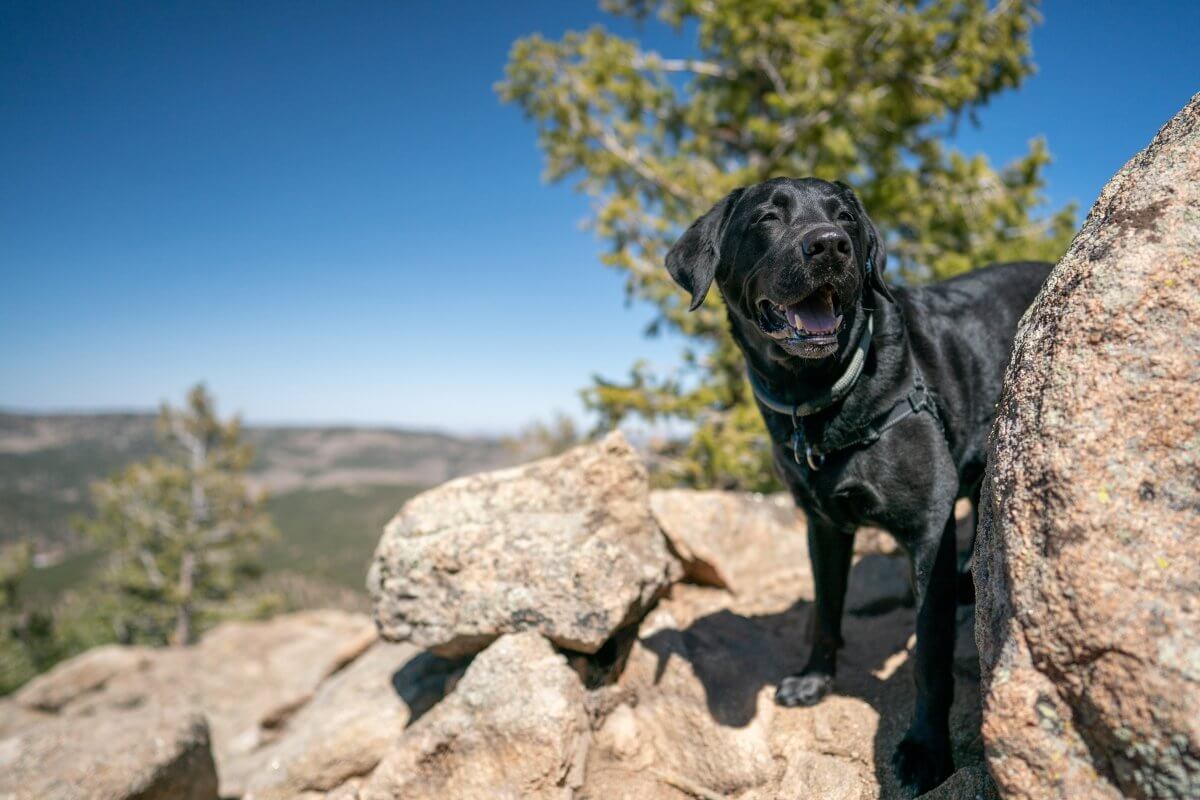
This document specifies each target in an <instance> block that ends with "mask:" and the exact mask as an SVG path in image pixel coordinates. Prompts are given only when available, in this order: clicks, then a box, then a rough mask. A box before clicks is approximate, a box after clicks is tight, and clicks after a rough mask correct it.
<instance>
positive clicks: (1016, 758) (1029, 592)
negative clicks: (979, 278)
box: [975, 95, 1200, 800]
mask: <svg viewBox="0 0 1200 800" xmlns="http://www.w3.org/2000/svg"><path fill="white" fill-rule="evenodd" d="M1198 208H1200V95H1198V96H1197V97H1196V98H1193V99H1192V101H1191V103H1190V104H1189V105H1188V106H1187V107H1186V108H1185V109H1184V110H1183V111H1181V112H1180V113H1179V115H1178V116H1176V117H1175V118H1174V119H1173V120H1171V122H1170V123H1168V124H1167V125H1166V126H1165V127H1164V128H1163V129H1162V130H1161V131H1160V132H1159V134H1158V136H1157V137H1156V138H1155V139H1154V141H1153V142H1152V143H1151V144H1150V146H1149V147H1148V148H1147V149H1146V150H1144V151H1142V152H1141V153H1139V154H1138V155H1137V156H1135V157H1134V158H1133V159H1132V160H1131V161H1130V162H1129V163H1128V164H1127V165H1126V166H1125V167H1124V169H1122V170H1121V171H1120V173H1118V174H1117V175H1116V177H1114V178H1113V179H1112V181H1110V182H1109V184H1108V185H1107V186H1106V187H1105V189H1104V191H1103V192H1102V193H1101V195H1100V198H1099V200H1097V202H1096V204H1095V206H1094V207H1093V208H1092V211H1091V213H1090V215H1089V216H1088V219H1087V222H1086V223H1085V225H1084V226H1083V229H1082V230H1081V231H1080V233H1079V235H1078V236H1076V238H1075V241H1074V242H1073V243H1072V245H1071V248H1070V251H1069V252H1068V253H1067V255H1066V256H1065V257H1064V258H1063V260H1062V261H1061V262H1060V263H1059V264H1058V266H1057V267H1056V269H1055V270H1054V272H1053V274H1052V275H1051V277H1050V279H1049V281H1048V283H1047V285H1046V287H1045V288H1044V289H1043V290H1042V293H1041V295H1040V296H1039V297H1038V299H1037V301H1036V302H1035V303H1034V305H1033V307H1032V308H1031V309H1030V310H1029V311H1028V313H1027V314H1026V316H1025V318H1024V319H1023V320H1022V324H1021V326H1020V330H1019V332H1018V335H1017V340H1016V348H1015V351H1014V355H1013V360H1012V363H1011V365H1010V367H1009V373H1008V377H1007V381H1006V388H1005V391H1004V394H1003V397H1002V399H1001V402H1000V405H999V412H998V418H997V422H996V427H995V432H994V442H993V445H992V452H991V455H990V466H989V472H988V476H987V480H986V486H985V497H986V499H985V501H984V503H983V504H982V512H983V513H982V519H981V529H980V534H979V535H980V541H979V544H978V548H977V552H976V581H975V583H976V587H977V591H978V592H979V603H978V622H977V630H978V641H979V649H980V655H981V661H982V666H983V672H984V676H985V684H986V702H985V718H984V728H983V730H984V736H985V739H986V743H987V751H988V763H989V766H990V768H991V772H992V774H993V776H994V777H995V779H996V781H997V783H998V785H999V787H1000V789H1001V793H1002V795H1003V796H1004V797H1006V798H1031V799H1032V798H1071V799H1072V800H1074V798H1081V797H1088V798H1116V797H1121V796H1125V797H1136V798H1196V797H1200V603H1198V602H1197V599H1196V598H1197V597H1198V596H1200V537H1198V535H1200V382H1198V381H1197V375H1198V374H1200V293H1198V292H1197V289H1196V287H1197V285H1200V255H1198V254H1200V215H1198V212H1197V209H1198Z"/></svg>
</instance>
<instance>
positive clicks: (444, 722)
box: [358, 631, 590, 800]
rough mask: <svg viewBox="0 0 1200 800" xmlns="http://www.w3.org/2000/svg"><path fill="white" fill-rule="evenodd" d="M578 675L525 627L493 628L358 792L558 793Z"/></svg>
mask: <svg viewBox="0 0 1200 800" xmlns="http://www.w3.org/2000/svg"><path fill="white" fill-rule="evenodd" d="M584 703H585V694H584V690H583V685H582V684H581V683H580V681H579V677H578V676H577V675H576V674H575V672H573V671H572V670H571V669H570V667H568V666H567V661H566V659H565V658H563V656H561V655H559V654H558V653H556V652H555V651H554V648H553V647H551V646H550V643H549V642H548V641H546V640H545V639H544V638H542V636H541V635H540V634H537V633H534V632H532V631H530V632H526V633H519V634H510V635H508V636H503V637H501V638H500V639H498V640H497V641H495V642H494V643H493V644H492V645H491V646H490V647H488V648H487V649H486V650H484V651H483V652H482V653H481V654H480V655H479V656H478V657H477V658H476V659H475V660H474V661H472V662H471V666H470V667H468V668H467V671H466V673H465V674H464V675H463V677H462V680H460V681H459V683H458V685H457V687H455V689H454V692H453V693H452V694H450V695H449V696H448V697H447V698H446V699H445V700H443V701H442V702H441V703H439V704H438V705H436V706H434V708H433V709H432V710H430V711H429V712H428V713H427V714H425V716H423V717H421V718H420V719H419V720H418V721H417V722H416V723H415V724H414V725H413V726H412V727H411V728H409V729H408V731H406V732H405V733H404V735H403V736H402V737H400V738H399V740H398V741H397V744H396V746H395V748H394V749H393V750H392V751H391V752H390V753H389V754H388V755H387V756H386V757H385V758H384V760H383V762H382V763H381V764H380V765H379V767H378V768H376V770H375V771H374V772H373V773H372V774H371V776H370V779H369V780H368V781H367V782H366V784H365V785H364V786H362V787H361V788H360V789H359V790H358V797H359V800H394V798H398V797H403V798H405V800H422V799H423V798H430V799H431V800H433V799H434V798H436V799H437V800H442V798H449V797H453V798H461V799H462V800H474V799H475V798H478V799H479V800H484V798H486V799H487V800H504V799H505V798H511V799H512V800H518V798H520V799H522V800H523V799H524V798H530V799H531V800H538V799H539V798H545V799H547V800H549V799H550V798H553V800H568V799H569V798H570V797H571V796H572V793H573V791H574V789H575V788H577V787H578V785H579V783H580V782H581V780H582V778H583V765H584V761H585V759H586V756H587V749H588V742H589V737H590V732H589V722H588V715H587V712H586V710H585V707H584Z"/></svg>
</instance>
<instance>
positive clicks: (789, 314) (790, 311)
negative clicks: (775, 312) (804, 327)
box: [787, 308, 800, 330]
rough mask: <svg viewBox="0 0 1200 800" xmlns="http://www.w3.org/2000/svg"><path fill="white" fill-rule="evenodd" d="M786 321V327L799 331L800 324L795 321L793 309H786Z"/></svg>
mask: <svg viewBox="0 0 1200 800" xmlns="http://www.w3.org/2000/svg"><path fill="white" fill-rule="evenodd" d="M787 321H788V325H791V326H792V327H793V328H795V329H797V330H800V322H799V321H798V320H797V319H796V310H795V309H794V308H789V309H787Z"/></svg>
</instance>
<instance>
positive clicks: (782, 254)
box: [667, 178, 890, 360]
mask: <svg viewBox="0 0 1200 800" xmlns="http://www.w3.org/2000/svg"><path fill="white" fill-rule="evenodd" d="M885 260H886V255H885V253H884V249H883V243H882V241H881V240H880V236H879V232H878V231H877V230H876V228H875V225H874V224H873V223H872V222H871V219H870V218H869V217H868V216H867V212H866V211H865V210H864V209H863V206H862V203H861V202H859V200H858V197H857V196H856V195H855V194H854V191H853V190H852V189H851V188H850V187H849V186H846V185H845V184H843V183H840V182H837V183H829V182H828V181H823V180H818V179H816V178H776V179H773V180H769V181H764V182H763V183H759V184H755V185H754V186H750V187H747V188H744V189H737V190H735V191H733V192H732V193H730V194H729V195H728V196H727V197H726V198H725V199H723V200H721V201H720V202H719V203H717V204H716V205H715V206H713V208H712V209H711V210H710V211H709V212H708V213H707V214H705V215H704V216H702V217H700V219H698V220H696V221H695V222H693V223H692V225H691V227H689V228H688V229H687V231H686V232H685V233H684V234H683V236H681V237H680V238H679V241H678V242H676V243H675V246H674V247H673V248H671V252H670V253H668V254H667V269H668V270H669V271H670V273H671V277H672V278H674V279H675V282H676V283H678V284H679V285H680V286H682V287H683V288H684V289H686V290H688V291H689V292H691V294H692V302H691V309H692V310H695V309H696V308H698V307H699V306H700V304H701V303H702V302H704V297H705V295H707V294H708V290H709V287H710V286H711V285H712V283H713V281H714V280H715V281H716V283H717V287H718V288H719V289H720V292H721V296H722V297H723V298H724V299H725V303H726V305H727V306H728V307H729V310H730V313H731V314H732V316H733V323H734V327H735V330H736V331H738V332H739V333H740V334H741V336H742V337H743V338H744V339H746V340H748V341H745V342H743V344H744V345H745V344H749V345H750V346H753V347H755V348H756V349H759V348H766V349H767V351H768V352H769V353H770V354H771V355H772V356H773V357H774V358H775V359H776V360H786V359H788V358H789V357H794V358H802V359H812V360H819V359H825V358H829V357H830V356H833V355H835V354H836V353H837V352H838V351H839V349H840V348H841V347H844V346H846V345H847V341H848V339H849V331H848V327H849V326H848V325H845V324H843V323H844V321H845V320H846V318H847V317H848V316H849V317H853V316H856V312H857V311H858V310H860V309H861V308H862V301H863V295H864V290H865V288H866V287H867V286H868V285H871V286H873V287H874V288H875V289H876V290H877V291H879V292H880V293H882V294H884V295H885V296H887V297H889V298H890V294H888V290H887V287H886V286H885V285H884V283H883V280H882V278H881V277H880V273H881V272H882V271H883V268H884V264H885ZM868 282H869V283H868Z"/></svg>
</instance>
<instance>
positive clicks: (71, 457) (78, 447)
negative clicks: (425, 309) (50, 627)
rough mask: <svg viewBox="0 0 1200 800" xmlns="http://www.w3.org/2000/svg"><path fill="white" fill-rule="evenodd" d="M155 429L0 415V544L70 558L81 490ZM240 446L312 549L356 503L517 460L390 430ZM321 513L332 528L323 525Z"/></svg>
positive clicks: (494, 448) (272, 432)
mask: <svg viewBox="0 0 1200 800" xmlns="http://www.w3.org/2000/svg"><path fill="white" fill-rule="evenodd" d="M154 422H155V416H154V415H152V414H47V415H34V414H14V413H3V412H0V543H2V542H6V541H12V540H14V539H18V538H30V539H33V540H34V541H35V542H36V543H37V545H38V549H39V551H41V552H42V555H43V558H42V560H43V561H45V560H47V559H51V560H52V559H53V557H54V554H55V553H56V552H57V553H62V552H64V551H71V550H73V549H75V548H76V547H77V546H78V545H79V540H78V537H77V534H76V533H75V532H74V530H73V529H72V527H71V523H70V521H71V518H72V516H74V515H75V514H78V513H83V512H86V511H87V510H88V509H89V500H88V497H89V494H88V487H89V486H90V485H91V483H92V482H94V481H96V480H99V479H102V478H104V477H106V476H107V475H109V474H111V473H112V472H113V471H114V470H116V469H119V468H120V467H122V466H124V465H126V464H128V463H130V462H132V461H135V460H138V459H141V458H145V457H146V456H148V455H150V454H152V453H154V452H156V451H157V450H158V442H157V439H156V438H155V432H154ZM246 438H247V440H248V441H250V442H251V443H253V444H254V446H255V450H256V456H255V461H254V464H253V466H252V468H251V471H250V476H249V478H250V481H251V483H252V485H253V486H255V487H256V488H260V489H265V490H267V491H269V492H270V494H271V496H272V498H273V499H272V506H273V507H276V508H277V510H278V511H280V512H282V516H284V517H286V518H287V519H289V520H290V522H289V525H290V526H291V527H292V528H293V529H296V530H297V532H298V529H299V528H301V527H303V528H305V529H306V531H307V537H308V538H309V539H312V538H313V537H314V536H315V531H317V530H319V529H321V528H322V526H323V525H325V524H326V522H328V523H329V526H330V527H329V528H328V530H327V535H328V536H329V537H331V538H333V539H336V537H337V536H338V535H339V528H340V529H343V530H344V528H345V526H346V525H347V524H350V525H353V522H349V521H348V520H347V516H346V515H347V514H348V513H349V514H351V516H352V512H353V510H354V507H355V505H354V498H355V497H358V498H366V497H369V498H371V501H370V502H366V503H364V506H370V507H372V508H373V519H374V517H378V516H379V515H380V513H381V507H380V502H386V501H388V500H389V499H392V498H402V497H407V496H409V495H411V494H412V493H413V492H415V491H417V490H419V489H421V488H424V487H428V486H433V485H435V484H438V483H441V482H443V481H446V480H448V479H450V478H453V477H455V476H458V475H464V474H468V473H471V472H478V471H482V470H489V469H495V468H497V467H500V466H504V465H507V464H510V463H513V462H514V461H515V460H517V456H516V454H515V453H514V452H513V450H511V449H510V448H507V447H505V446H504V444H503V443H502V442H500V441H499V440H496V439H487V438H469V437H468V438H460V437H455V436H448V435H445V434H440V433H429V432H423V431H407V430H399V429H388V428H352V427H329V428H322V427H269V426H248V427H247V428H246ZM318 499H319V500H320V502H318ZM326 508H328V510H329V512H330V514H332V515H334V516H335V517H337V518H336V519H330V520H325V519H323V516H324V513H323V512H324V510H325V509H326ZM392 510H393V511H394V510H395V509H392ZM301 511H303V513H302V514H301ZM339 515H340V516H339ZM280 522H281V524H280V527H281V528H284V525H283V524H282V521H280ZM289 533H290V532H289V530H286V529H285V530H283V534H284V538H285V540H286V539H288V537H289ZM371 534H372V535H378V530H374V531H372V532H371ZM289 560H290V559H289Z"/></svg>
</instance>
